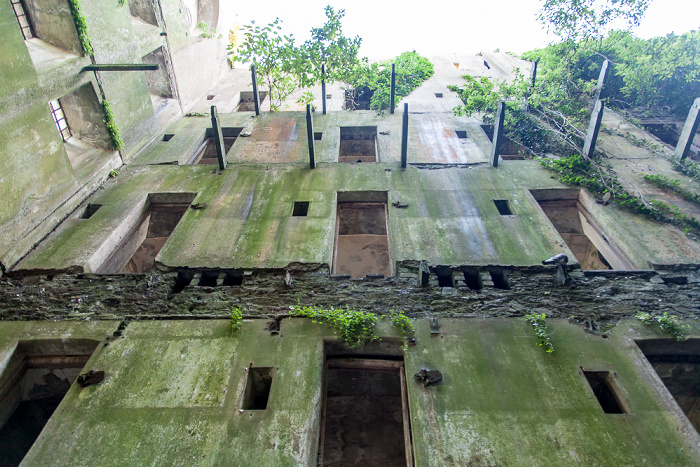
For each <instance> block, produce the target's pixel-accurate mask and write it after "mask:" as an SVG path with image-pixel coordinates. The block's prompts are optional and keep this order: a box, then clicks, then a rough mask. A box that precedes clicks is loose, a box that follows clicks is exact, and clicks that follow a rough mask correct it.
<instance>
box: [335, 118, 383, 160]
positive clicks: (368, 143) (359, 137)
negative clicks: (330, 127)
mask: <svg viewBox="0 0 700 467" xmlns="http://www.w3.org/2000/svg"><path fill="white" fill-rule="evenodd" d="M338 162H377V127H376V126H349V127H340V153H339V155H338Z"/></svg>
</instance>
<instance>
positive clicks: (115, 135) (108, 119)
mask: <svg viewBox="0 0 700 467" xmlns="http://www.w3.org/2000/svg"><path fill="white" fill-rule="evenodd" d="M102 112H104V122H105V125H106V126H107V133H109V139H110V140H111V141H112V147H113V148H114V149H115V150H117V151H121V150H122V149H124V142H123V141H122V137H121V134H120V133H119V127H118V126H117V124H116V122H115V121H114V113H113V112H112V106H111V105H110V104H109V102H108V101H107V100H106V99H102Z"/></svg>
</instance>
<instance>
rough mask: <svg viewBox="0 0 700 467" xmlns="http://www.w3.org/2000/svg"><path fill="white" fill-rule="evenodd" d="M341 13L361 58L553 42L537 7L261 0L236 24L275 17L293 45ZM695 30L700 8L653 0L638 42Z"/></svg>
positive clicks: (453, 0)
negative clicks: (327, 10)
mask: <svg viewBox="0 0 700 467" xmlns="http://www.w3.org/2000/svg"><path fill="white" fill-rule="evenodd" d="M328 4H330V5H331V6H333V7H334V8H336V9H342V8H344V9H345V18H344V19H343V31H344V33H345V35H346V36H350V37H351V36H355V35H359V36H360V37H362V49H361V51H360V55H361V56H367V57H370V58H389V57H393V56H395V55H398V54H399V53H401V52H404V51H407V50H414V49H415V50H416V51H417V52H419V53H421V54H423V55H441V54H449V53H463V52H475V51H479V50H494V49H496V48H500V49H501V51H502V52H506V51H511V52H518V53H519V52H524V51H527V50H530V49H534V48H538V47H543V46H545V45H547V44H548V43H549V42H550V41H552V40H553V39H554V38H553V37H552V36H548V35H547V34H546V33H545V31H544V30H542V26H541V25H540V23H539V22H538V21H537V20H536V15H537V12H538V11H539V9H540V6H541V5H542V1H541V0H479V1H475V0H432V1H427V2H426V1H417V0H371V1H370V0H353V1H347V0H344V1H342V0H341V1H337V0H305V1H303V2H291V1H289V0H259V1H257V2H240V3H238V2H237V5H236V6H235V7H234V8H235V10H236V12H237V13H238V23H239V24H241V25H242V24H247V23H249V22H250V20H252V19H255V20H256V24H261V23H262V24H267V23H268V22H271V21H272V20H274V19H275V17H279V18H280V19H281V20H282V21H283V24H282V26H283V32H285V33H287V34H289V33H293V34H294V37H296V38H297V41H298V42H303V41H304V40H306V39H307V38H308V37H309V30H310V29H311V28H312V27H320V26H321V25H323V23H324V20H325V16H324V12H323V9H324V7H325V6H326V5H328ZM698 28H700V1H697V0H654V2H653V3H652V5H651V6H650V7H649V9H648V10H647V13H646V15H645V17H644V20H643V22H642V25H641V26H640V27H639V28H637V29H636V30H635V34H636V35H637V36H639V37H643V38H648V37H653V36H660V35H665V34H667V33H669V32H671V31H674V32H675V33H676V34H682V33H684V32H686V31H689V30H691V29H698Z"/></svg>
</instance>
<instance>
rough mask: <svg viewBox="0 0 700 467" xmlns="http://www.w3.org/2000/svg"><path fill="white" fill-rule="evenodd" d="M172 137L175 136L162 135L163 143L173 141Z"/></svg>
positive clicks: (170, 134) (169, 134)
mask: <svg viewBox="0 0 700 467" xmlns="http://www.w3.org/2000/svg"><path fill="white" fill-rule="evenodd" d="M173 136H175V135H174V134H172V133H166V134H164V135H163V141H166V142H167V141H170V140H171V139H173Z"/></svg>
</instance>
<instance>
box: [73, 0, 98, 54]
mask: <svg viewBox="0 0 700 467" xmlns="http://www.w3.org/2000/svg"><path fill="white" fill-rule="evenodd" d="M68 5H70V12H71V15H72V16H73V21H75V28H76V29H77V30H78V37H79V38H80V44H81V45H82V46H83V50H84V51H85V53H86V54H87V55H89V56H92V55H93V54H94V52H93V50H92V45H90V37H89V36H88V25H87V18H85V15H84V14H83V9H82V8H81V6H80V0H68Z"/></svg>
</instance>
